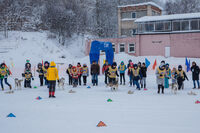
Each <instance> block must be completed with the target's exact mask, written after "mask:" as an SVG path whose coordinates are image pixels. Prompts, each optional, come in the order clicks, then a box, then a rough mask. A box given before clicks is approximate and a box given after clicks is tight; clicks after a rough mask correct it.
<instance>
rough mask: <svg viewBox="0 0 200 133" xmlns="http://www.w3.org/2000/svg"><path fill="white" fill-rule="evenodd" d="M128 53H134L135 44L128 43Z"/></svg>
mask: <svg viewBox="0 0 200 133" xmlns="http://www.w3.org/2000/svg"><path fill="white" fill-rule="evenodd" d="M129 53H135V44H129Z"/></svg>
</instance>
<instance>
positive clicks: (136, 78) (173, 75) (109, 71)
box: [0, 60, 200, 98]
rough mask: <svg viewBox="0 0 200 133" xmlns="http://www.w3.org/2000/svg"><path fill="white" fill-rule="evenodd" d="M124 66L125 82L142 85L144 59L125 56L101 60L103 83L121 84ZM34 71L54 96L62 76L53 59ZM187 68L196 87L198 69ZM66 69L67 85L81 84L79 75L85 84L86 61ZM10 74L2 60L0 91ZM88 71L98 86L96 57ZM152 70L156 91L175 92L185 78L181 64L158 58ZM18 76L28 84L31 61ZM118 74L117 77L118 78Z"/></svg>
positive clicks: (61, 84)
mask: <svg viewBox="0 0 200 133" xmlns="http://www.w3.org/2000/svg"><path fill="white" fill-rule="evenodd" d="M126 70H127V71H128V77H129V86H136V89H138V90H140V89H141V88H144V89H146V87H147V85H146V78H147V67H146V65H145V63H141V62H139V63H137V64H134V63H133V62H132V60H129V62H128V65H125V63H124V62H123V61H122V62H121V63H120V65H118V66H117V63H116V62H113V64H109V63H108V61H105V64H104V65H103V67H102V73H103V74H104V76H105V80H104V82H105V84H106V85H107V86H109V87H111V90H117V89H118V82H119V83H120V85H122V84H123V85H125V84H126V81H125V76H126ZM36 71H37V72H38V74H39V79H40V86H43V85H46V86H47V87H48V88H49V97H53V98H55V89H56V81H57V82H58V86H59V87H60V88H62V89H64V84H65V78H61V79H59V76H58V70H57V68H56V64H55V62H51V63H49V62H48V61H45V62H44V64H42V63H39V64H38V66H37V70H36ZM191 71H192V80H193V85H194V88H193V89H195V88H196V87H197V88H198V89H200V84H199V74H200V69H199V67H198V66H197V64H196V62H192V67H191ZM66 73H67V74H68V79H69V81H68V83H69V85H72V86H73V87H77V86H78V85H81V84H82V79H83V85H87V77H88V76H89V68H88V66H87V64H83V66H81V64H80V63H77V66H72V65H71V64H69V66H68V68H67V70H66ZM10 74H11V72H10V70H9V69H8V67H7V66H6V64H5V63H2V64H1V66H0V83H1V88H2V91H3V90H4V86H3V80H4V81H5V84H6V85H8V86H9V88H10V90H11V89H12V86H11V85H10V84H9V83H8V81H7V78H8V76H9V75H10ZM90 74H91V76H92V84H93V86H98V76H99V74H100V66H99V64H97V62H96V61H93V62H92V64H91V67H90ZM155 74H156V79H157V80H156V81H157V87H158V92H157V93H163V94H164V89H165V88H169V87H170V86H171V88H172V91H173V92H174V93H176V91H177V90H181V89H183V88H184V81H185V80H188V77H187V75H186V73H185V71H184V70H183V68H182V66H181V65H179V66H178V69H177V68H175V67H174V68H172V69H170V66H169V64H168V63H165V61H161V63H160V65H159V67H158V68H157V69H156V73H155ZM22 77H24V88H32V86H31V80H34V78H33V75H32V72H31V64H30V61H29V60H27V62H26V64H25V69H24V73H22ZM118 77H120V80H119V79H118ZM170 79H171V81H172V83H171V84H169V80H170ZM22 82H23V80H22V79H18V78H15V88H18V89H21V86H22V85H21V83H22ZM196 82H197V86H196Z"/></svg>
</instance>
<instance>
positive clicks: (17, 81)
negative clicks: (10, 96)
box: [15, 78, 23, 90]
mask: <svg viewBox="0 0 200 133" xmlns="http://www.w3.org/2000/svg"><path fill="white" fill-rule="evenodd" d="M22 81H23V79H20V80H19V79H18V78H15V89H19V90H21V89H22Z"/></svg>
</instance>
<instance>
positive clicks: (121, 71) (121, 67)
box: [118, 61, 127, 85]
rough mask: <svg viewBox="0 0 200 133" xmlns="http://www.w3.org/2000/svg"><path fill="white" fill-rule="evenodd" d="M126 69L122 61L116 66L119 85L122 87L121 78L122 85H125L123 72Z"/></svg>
mask: <svg viewBox="0 0 200 133" xmlns="http://www.w3.org/2000/svg"><path fill="white" fill-rule="evenodd" d="M126 69H127V67H126V65H125V64H124V62H123V61H122V62H121V64H120V65H119V66H118V71H119V73H120V85H122V78H123V82H124V85H125V83H126V80H125V71H126Z"/></svg>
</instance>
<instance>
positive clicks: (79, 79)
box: [77, 62, 83, 85]
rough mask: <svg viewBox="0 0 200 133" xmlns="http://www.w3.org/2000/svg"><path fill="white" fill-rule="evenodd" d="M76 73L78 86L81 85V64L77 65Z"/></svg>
mask: <svg viewBox="0 0 200 133" xmlns="http://www.w3.org/2000/svg"><path fill="white" fill-rule="evenodd" d="M77 71H78V75H79V76H78V83H79V85H81V76H82V73H83V69H82V67H81V63H79V62H78V63H77Z"/></svg>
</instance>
